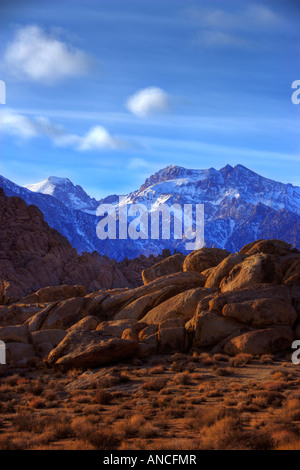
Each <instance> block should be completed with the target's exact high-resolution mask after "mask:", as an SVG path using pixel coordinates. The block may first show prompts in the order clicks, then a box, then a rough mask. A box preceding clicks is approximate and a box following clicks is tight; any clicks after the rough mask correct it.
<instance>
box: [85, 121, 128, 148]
mask: <svg viewBox="0 0 300 470" xmlns="http://www.w3.org/2000/svg"><path fill="white" fill-rule="evenodd" d="M125 146H127V145H126V144H125V142H123V141H121V140H120V139H118V138H116V137H113V136H112V135H111V134H110V133H109V132H108V131H107V130H106V129H105V128H104V127H102V126H95V127H92V128H91V129H90V130H89V131H88V132H87V133H86V134H85V135H84V136H83V137H82V139H81V142H80V145H79V150H102V149H112V150H116V149H120V148H124V147H125Z"/></svg>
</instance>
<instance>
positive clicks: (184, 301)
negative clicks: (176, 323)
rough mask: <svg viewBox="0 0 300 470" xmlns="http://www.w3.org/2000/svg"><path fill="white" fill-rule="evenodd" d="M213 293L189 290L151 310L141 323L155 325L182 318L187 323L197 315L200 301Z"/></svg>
mask: <svg viewBox="0 0 300 470" xmlns="http://www.w3.org/2000/svg"><path fill="white" fill-rule="evenodd" d="M212 292H213V290H212V289H205V288H203V287H198V288H196V289H189V290H187V291H185V292H182V293H181V294H178V295H175V296H174V297H171V298H170V299H169V300H166V301H165V302H163V303H161V304H160V305H158V306H157V307H155V308H154V309H152V310H150V311H149V312H148V313H147V315H145V316H144V317H143V318H142V320H141V321H143V322H144V323H147V324H153V323H161V322H162V321H164V320H168V319H170V318H180V319H182V320H184V321H185V322H187V321H188V320H190V319H191V318H192V317H193V316H194V315H195V311H196V309H197V305H198V303H199V302H200V300H202V299H203V298H204V297H206V296H207V295H209V294H211V293H212Z"/></svg>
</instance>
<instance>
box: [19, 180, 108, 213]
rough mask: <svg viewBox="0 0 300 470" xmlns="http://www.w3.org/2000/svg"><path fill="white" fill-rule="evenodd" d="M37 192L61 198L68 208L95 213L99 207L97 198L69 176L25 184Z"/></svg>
mask: <svg viewBox="0 0 300 470" xmlns="http://www.w3.org/2000/svg"><path fill="white" fill-rule="evenodd" d="M25 188H27V189H29V190H30V191H32V192H35V193H41V194H48V195H50V196H53V197H55V198H57V199H59V200H60V201H61V202H63V203H64V204H65V205H66V206H67V207H68V208H70V209H75V210H81V211H84V212H87V213H89V214H95V211H96V209H97V207H98V205H99V204H98V202H97V201H96V199H93V198H91V197H90V196H88V194H87V193H86V192H85V191H84V190H83V189H82V187H81V186H79V185H76V186H75V185H74V184H73V183H72V182H71V181H70V180H69V179H68V178H59V177H57V176H50V177H49V178H47V179H45V180H44V181H41V182H40V183H35V184H29V185H27V186H25Z"/></svg>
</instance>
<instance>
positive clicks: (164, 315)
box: [0, 214, 300, 369]
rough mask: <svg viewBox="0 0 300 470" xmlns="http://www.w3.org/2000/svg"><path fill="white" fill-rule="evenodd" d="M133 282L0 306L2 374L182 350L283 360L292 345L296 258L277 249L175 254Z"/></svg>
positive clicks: (299, 271) (297, 333)
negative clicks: (279, 355)
mask: <svg viewBox="0 0 300 470" xmlns="http://www.w3.org/2000/svg"><path fill="white" fill-rule="evenodd" d="M29 216H30V214H29V215H28V217H29ZM32 216H33V218H34V217H35V216H34V214H32ZM30 220H31V219H30ZM19 243H21V242H19ZM26 243H27V244H26ZM45 243H46V241H45ZM40 244H41V253H42V244H43V241H42V240H41V242H40ZM28 246H30V243H29V241H28V240H27V239H26V240H24V250H25V248H26V247H28ZM62 255H64V254H63V253H62ZM45 256H47V254H46V255H45ZM28 262H29V261H28ZM34 262H35V263H38V262H39V261H38V258H36V259H35V261H34ZM78 262H79V263H81V262H83V263H84V261H81V260H80V261H78ZM78 262H75V264H74V269H75V267H76V266H78ZM68 263H70V261H69V260H66V264H68ZM54 267H55V260H53V269H54ZM70 275H71V274H70ZM92 275H93V273H92ZM142 279H143V282H144V284H143V285H140V286H138V287H135V288H130V287H126V286H122V283H121V286H118V287H114V286H112V287H113V288H109V287H107V288H101V289H99V290H97V289H95V290H94V291H93V292H90V289H87V285H86V282H81V283H79V282H78V283H74V285H70V284H69V283H67V284H66V285H64V284H63V285H59V286H52V287H51V286H50V287H49V286H48V287H46V288H42V289H39V290H37V292H35V293H33V294H29V295H26V296H24V297H23V299H21V300H18V301H16V302H14V303H10V304H7V305H2V306H0V340H2V341H4V342H5V344H6V346H7V362H8V366H12V367H16V366H18V367H27V366H29V365H31V364H36V363H39V362H42V361H44V362H46V363H47V364H48V365H49V366H60V367H62V368H65V369H70V368H74V367H76V368H83V369H87V368H91V367H101V366H103V365H106V364H110V363H115V362H118V361H122V360H124V359H128V358H138V359H145V358H147V357H148V356H149V355H152V354H168V353H173V352H185V351H190V350H199V351H212V352H223V353H225V354H229V355H235V354H239V353H247V354H252V355H263V354H269V353H277V352H280V351H285V350H289V351H291V349H290V348H291V345H292V342H293V341H294V339H300V252H299V251H298V250H297V249H295V248H293V247H292V246H291V245H289V244H287V243H285V242H282V241H280V240H258V241H256V242H253V243H251V244H249V245H246V246H244V247H243V248H242V249H241V250H240V252H239V253H235V254H231V253H228V252H227V251H225V250H220V249H217V248H202V249H200V250H196V251H193V252H192V253H190V254H189V255H188V256H186V257H183V256H182V255H179V254H176V255H173V256H169V257H168V258H165V259H162V260H160V261H159V263H157V264H155V265H153V266H149V267H147V269H145V271H144V272H143V273H142ZM76 280H77V278H76ZM78 280H79V279H78ZM91 283H92V280H91ZM91 285H92V284H91Z"/></svg>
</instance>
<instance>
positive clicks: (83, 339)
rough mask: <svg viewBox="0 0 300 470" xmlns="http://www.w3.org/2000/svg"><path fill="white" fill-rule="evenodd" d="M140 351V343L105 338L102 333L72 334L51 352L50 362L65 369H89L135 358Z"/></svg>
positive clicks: (81, 332)
mask: <svg viewBox="0 0 300 470" xmlns="http://www.w3.org/2000/svg"><path fill="white" fill-rule="evenodd" d="M138 350H139V343H138V341H128V340H124V339H121V338H115V337H114V338H109V337H104V336H103V335H102V333H101V331H80V332H75V333H73V332H71V333H69V334H68V335H67V336H66V337H65V338H64V339H63V341H61V343H59V345H58V346H57V347H56V348H55V349H54V350H53V351H51V353H50V354H49V356H48V362H49V363H50V364H53V365H54V364H55V365H60V366H62V367H63V368H65V369H70V368H78V367H81V368H84V369H88V368H89V367H100V366H103V365H106V364H111V363H114V362H117V361H120V360H124V358H129V357H133V356H134V355H135V354H137V352H138Z"/></svg>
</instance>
